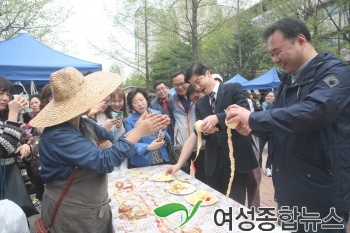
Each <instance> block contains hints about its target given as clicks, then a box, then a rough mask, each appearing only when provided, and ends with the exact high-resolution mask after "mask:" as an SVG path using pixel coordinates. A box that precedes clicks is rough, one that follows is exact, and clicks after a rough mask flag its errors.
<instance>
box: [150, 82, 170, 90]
mask: <svg viewBox="0 0 350 233" xmlns="http://www.w3.org/2000/svg"><path fill="white" fill-rule="evenodd" d="M160 84H164V85H165V86H166V87H168V85H166V83H165V82H164V81H163V80H162V81H159V82H156V84H154V86H153V87H154V90H155V89H156V88H157V86H158V85H160Z"/></svg>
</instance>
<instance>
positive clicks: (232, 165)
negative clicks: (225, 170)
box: [226, 127, 235, 199]
mask: <svg viewBox="0 0 350 233" xmlns="http://www.w3.org/2000/svg"><path fill="white" fill-rule="evenodd" d="M227 137H228V139H227V143H228V148H229V150H230V153H229V157H230V162H231V174H230V181H229V182H228V187H227V192H226V199H227V198H228V196H229V195H230V192H231V187H232V182H233V178H234V176H235V158H234V157H233V143H232V132H231V128H229V127H227Z"/></svg>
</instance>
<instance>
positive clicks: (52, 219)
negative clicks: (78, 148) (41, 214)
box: [48, 167, 78, 229]
mask: <svg viewBox="0 0 350 233" xmlns="http://www.w3.org/2000/svg"><path fill="white" fill-rule="evenodd" d="M77 170H78V168H76V167H75V168H74V170H73V172H72V174H71V175H70V176H69V180H68V182H67V183H66V185H65V186H64V189H63V191H62V193H61V196H60V198H59V199H58V201H57V203H56V205H55V209H54V210H53V213H52V216H51V220H50V224H49V227H48V229H50V227H51V226H52V224H53V221H54V220H55V217H56V214H57V211H58V209H59V208H60V205H61V203H62V201H63V198H64V196H66V194H67V192H68V189H69V186H70V185H71V183H72V181H73V178H74V175H75V173H77Z"/></svg>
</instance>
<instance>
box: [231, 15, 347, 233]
mask: <svg viewBox="0 0 350 233" xmlns="http://www.w3.org/2000/svg"><path fill="white" fill-rule="evenodd" d="M264 37H265V39H266V40H267V47H268V51H269V53H270V54H271V57H272V60H273V61H274V63H276V64H277V65H278V66H280V67H281V68H282V69H283V71H284V72H285V73H286V74H285V75H280V79H281V84H280V86H279V88H278V91H277V93H276V99H275V102H274V105H273V108H272V109H270V110H267V111H264V112H253V113H250V112H249V111H246V109H244V108H241V107H239V106H236V105H235V106H230V107H229V108H228V114H227V120H228V121H229V122H232V121H240V122H242V123H243V124H241V126H240V127H238V128H237V130H238V131H239V132H240V133H242V134H243V135H247V134H249V133H250V132H252V130H253V133H254V132H257V133H258V132H259V131H260V132H267V133H269V132H273V133H274V143H273V168H272V178H273V183H274V186H275V198H276V200H277V202H278V205H279V207H282V206H284V207H283V208H284V209H287V208H289V209H292V208H293V207H298V213H296V215H297V216H298V219H296V220H295V221H294V222H295V226H296V227H298V228H299V229H298V232H309V231H310V232H311V230H312V229H311V227H310V229H307V228H306V226H307V224H305V222H304V221H307V219H310V216H307V214H310V213H311V212H313V213H317V214H316V217H313V218H314V221H315V220H316V221H315V222H314V226H313V227H316V228H317V229H316V231H314V232H346V225H347V222H348V219H349V209H350V95H349V93H350V69H349V67H348V66H347V65H346V64H344V63H343V62H342V61H341V60H340V59H338V58H337V57H335V56H334V55H333V54H331V53H330V52H320V53H317V52H316V50H315V49H314V48H313V46H312V44H311V36H310V33H309V30H308V28H307V27H306V25H305V24H304V23H302V22H299V21H297V20H294V19H291V18H288V17H286V18H283V19H280V20H278V21H277V22H276V23H274V24H273V25H272V26H270V27H268V28H267V29H266V30H265V32H264ZM302 207H304V208H305V210H304V211H302V210H301V208H302ZM306 213H307V214H306ZM318 214H319V216H317V215H318ZM317 219H318V220H317ZM336 220H341V221H340V222H338V221H336ZM309 222H310V221H309ZM283 224H285V223H283V222H282V227H283ZM289 224H290V223H289ZM326 224H339V226H340V227H344V229H339V230H336V229H335V226H331V229H324V226H326Z"/></svg>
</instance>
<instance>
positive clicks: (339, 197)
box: [0, 17, 350, 232]
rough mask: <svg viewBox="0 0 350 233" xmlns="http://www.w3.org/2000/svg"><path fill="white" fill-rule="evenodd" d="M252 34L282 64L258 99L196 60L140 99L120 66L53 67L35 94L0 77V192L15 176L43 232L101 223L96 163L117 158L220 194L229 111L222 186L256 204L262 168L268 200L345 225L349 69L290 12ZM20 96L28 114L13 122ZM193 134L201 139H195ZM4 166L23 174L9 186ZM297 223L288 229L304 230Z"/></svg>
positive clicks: (105, 220)
mask: <svg viewBox="0 0 350 233" xmlns="http://www.w3.org/2000/svg"><path fill="white" fill-rule="evenodd" d="M263 37H264V39H265V40H266V43H267V50H268V52H269V53H270V55H271V58H272V60H273V62H274V63H275V64H276V65H277V66H279V67H280V68H281V70H282V71H283V72H282V71H281V72H279V77H280V79H281V84H280V86H279V88H278V90H277V91H276V92H273V91H268V92H266V93H264V95H263V96H260V99H259V98H258V96H257V95H256V94H255V93H249V92H246V91H245V90H243V87H242V86H241V85H240V84H238V83H231V84H224V83H223V78H222V77H221V76H220V75H218V74H211V72H210V70H209V68H208V67H206V66H205V65H203V64H201V63H196V64H193V65H192V66H191V67H189V68H188V69H187V70H186V71H178V72H176V73H174V74H173V75H172V76H171V77H170V78H169V80H170V82H171V85H172V86H173V87H174V89H175V92H176V93H175V94H173V95H170V94H169V86H168V85H167V82H166V81H165V80H164V81H160V82H157V83H156V84H155V85H154V89H155V92H156V94H157V98H155V99H153V100H152V101H149V96H148V95H147V93H146V92H145V91H144V90H142V89H135V90H132V91H131V92H129V93H128V94H127V95H126V94H125V93H124V91H123V89H122V88H121V87H120V84H121V77H120V76H119V75H117V74H113V73H110V72H104V71H101V72H94V73H87V74H85V75H83V74H81V73H80V72H79V71H77V70H76V69H74V68H71V67H67V68H63V69H61V70H58V71H57V72H54V73H53V74H52V75H51V77H50V84H48V85H46V86H45V87H44V88H43V90H42V92H41V94H40V95H32V96H30V98H29V99H26V98H24V97H21V96H16V97H14V98H12V95H13V94H14V93H13V85H12V84H11V82H10V81H9V80H7V79H6V78H4V77H0V117H1V120H0V127H1V134H0V150H1V151H0V152H1V153H0V155H1V157H0V159H1V166H0V168H1V169H0V172H1V179H0V191H1V192H0V194H1V196H0V199H4V198H6V197H7V196H8V197H9V199H11V194H12V193H14V192H16V190H17V189H19V188H18V187H17V186H18V185H21V190H22V189H23V188H25V189H26V190H27V191H28V193H29V194H33V193H35V198H34V199H33V200H32V204H33V205H34V207H36V208H38V207H40V206H41V217H42V219H43V222H44V224H45V226H46V227H49V226H50V232H113V226H112V221H111V220H112V216H111V211H110V207H109V198H108V194H107V173H110V172H112V171H113V170H114V168H115V167H119V166H120V165H121V164H122V163H125V164H127V165H126V166H127V167H128V168H137V167H144V166H154V165H162V164H168V166H166V167H165V170H164V172H166V173H169V174H172V175H174V174H175V173H176V172H177V171H178V170H180V169H182V170H184V171H185V172H187V173H189V174H191V175H192V176H194V177H195V178H196V179H198V180H200V181H202V182H204V183H206V184H207V185H209V186H210V187H211V188H213V189H215V190H217V191H219V192H221V193H223V194H226V191H227V189H228V185H229V180H230V175H231V167H230V159H229V145H228V142H227V140H228V135H227V124H228V123H231V122H239V124H238V126H237V127H236V129H232V130H231V132H232V135H233V136H232V137H233V148H234V157H235V169H234V180H233V183H232V186H231V190H230V197H231V198H232V199H234V200H235V201H237V202H238V203H240V204H242V205H245V204H246V203H248V207H251V206H254V207H256V208H258V207H259V206H260V194H259V187H260V181H261V174H262V173H265V174H266V176H268V177H272V179H273V184H274V188H275V200H276V202H277V204H278V208H286V207H288V208H291V209H292V208H294V207H296V208H298V209H299V211H301V208H302V207H306V208H307V210H308V212H317V213H319V214H320V216H321V218H326V217H327V216H328V214H329V212H330V209H331V208H334V214H335V215H337V216H338V217H339V218H340V219H341V223H342V224H343V225H344V226H345V227H344V229H339V230H334V229H332V230H331V231H330V230H327V229H319V230H318V231H317V232H346V225H347V222H348V219H349V208H350V179H349V177H350V174H349V173H350V157H349V156H350V155H349V148H348V147H349V145H350V134H349V132H350V129H349V125H350V124H349V123H350V122H349V121H350V117H349V116H350V110H348V109H349V108H348V107H349V105H350V99H349V94H348V93H349V89H350V79H349V77H350V69H349V67H348V66H347V65H345V64H344V63H343V62H342V61H341V60H340V59H338V58H337V57H335V56H334V55H333V54H331V53H330V52H317V51H316V50H315V48H314V47H313V46H312V44H311V36H310V32H309V30H308V28H307V27H306V25H305V24H304V23H302V22H300V21H298V20H295V19H292V18H289V17H285V18H283V19H280V20H278V21H277V22H275V23H274V24H273V25H271V26H270V27H268V28H266V29H265V31H264V34H263ZM346 90H348V91H346ZM28 101H29V105H30V108H31V109H32V114H31V115H30V116H29V118H28V117H27V120H25V121H23V119H25V118H24V117H23V116H22V117H21V112H22V111H23V109H24V108H25V106H26V105H27V104H28ZM19 119H22V122H21V121H19ZM198 120H202V121H203V123H202V125H201V132H197V131H196V130H195V127H194V125H195V122H196V121H198ZM199 134H201V137H202V138H203V139H204V142H203V145H202V147H201V148H197V137H198V136H199ZM266 143H267V144H268V157H267V160H266V164H265V165H264V164H262V151H263V149H264V147H265V144H266ZM170 148H177V149H178V150H179V151H180V154H179V158H178V159H177V161H176V163H174V164H169V163H170V156H172V155H171V153H172V151H170ZM197 150H200V151H199V152H198V153H199V156H198V157H197V156H196V155H197ZM17 160H21V161H22V162H23V163H24V164H27V166H25V167H20V169H22V170H25V171H26V172H27V173H25V172H22V171H21V170H20V169H17V170H11V169H9V168H10V166H13V165H14V164H16V163H17ZM264 166H265V169H264ZM10 171H12V172H17V173H18V175H19V176H21V175H22V176H21V178H22V180H23V182H22V183H18V185H17V186H12V184H11V182H10V181H9V180H6V179H9V177H10V176H9V174H8V173H9V172H10ZM73 171H74V172H73ZM23 174H27V176H24V175H23ZM71 176H72V177H73V181H72V184H71V185H70V187H69V192H68V193H67V194H66V197H65V199H64V201H63V202H62V204H61V206H60V211H58V212H57V214H56V217H55V219H54V223H52V222H51V216H52V215H53V214H54V209H55V205H56V202H57V200H58V199H59V197H60V195H61V193H62V190H63V189H64V188H65V185H66V182H67V179H68V178H69V177H71ZM29 184H32V187H31V186H30V185H29ZM28 193H23V194H22V195H28ZM28 196H29V195H28ZM13 201H14V202H15V203H16V201H17V200H15V199H14V200H13ZM18 204H19V203H18ZM19 205H20V204H19ZM20 206H21V205H20ZM72 206H74V207H75V208H71V207H72ZM21 207H22V206H21ZM25 213H26V215H27V217H29V216H31V215H33V214H35V213H34V212H33V213H29V212H25ZM299 217H300V216H299ZM87 218H88V219H89V221H86V219H87ZM336 220H337V219H331V220H330V223H334V222H336ZM338 222H339V221H338ZM297 224H298V225H299V227H298V232H309V231H308V230H307V229H305V228H304V227H303V225H302V224H301V223H300V222H298V223H297ZM310 232H311V231H310Z"/></svg>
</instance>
